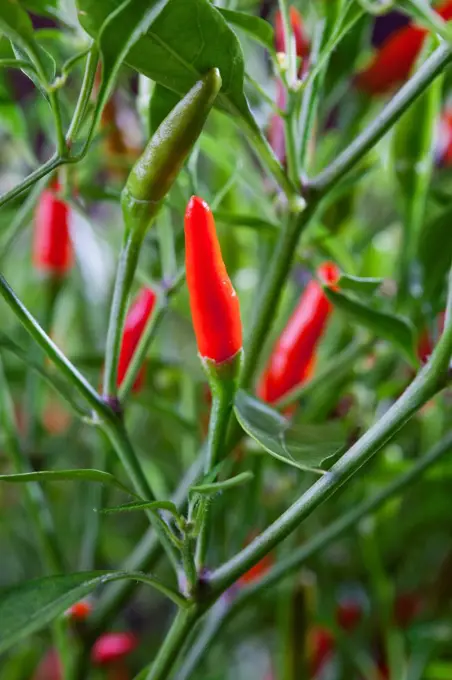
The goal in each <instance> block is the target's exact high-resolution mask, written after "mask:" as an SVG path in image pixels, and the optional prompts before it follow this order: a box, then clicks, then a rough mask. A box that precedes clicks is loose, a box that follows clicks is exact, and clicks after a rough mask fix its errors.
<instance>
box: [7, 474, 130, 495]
mask: <svg viewBox="0 0 452 680" xmlns="http://www.w3.org/2000/svg"><path fill="white" fill-rule="evenodd" d="M74 481H81V482H97V483H98V484H109V485H110V486H115V487H116V488H118V489H121V491H124V492H125V493H128V494H130V495H131V496H135V497H136V494H135V493H133V491H130V489H128V488H127V487H126V486H125V485H124V484H122V482H120V481H119V479H116V477H114V476H113V475H112V474H110V473H109V472H103V471H102V470H84V469H79V470H43V471H41V472H23V473H20V474H16V475H0V482H10V483H14V484H20V483H24V482H25V483H26V482H39V483H42V482H74Z"/></svg>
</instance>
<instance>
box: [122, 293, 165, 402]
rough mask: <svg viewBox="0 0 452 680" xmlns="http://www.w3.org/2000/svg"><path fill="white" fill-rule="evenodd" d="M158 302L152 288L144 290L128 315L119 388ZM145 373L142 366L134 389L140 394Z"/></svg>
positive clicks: (123, 336)
mask: <svg viewBox="0 0 452 680" xmlns="http://www.w3.org/2000/svg"><path fill="white" fill-rule="evenodd" d="M156 300H157V296H156V294H155V293H154V291H153V290H152V289H151V288H143V289H142V290H141V291H140V292H139V293H138V295H137V297H136V298H135V300H134V302H133V303H132V305H131V307H130V309H129V311H128V313H127V317H126V321H125V324H124V331H123V335H122V342H121V351H120V354H119V362H118V387H119V386H120V385H121V383H122V381H123V380H124V378H125V375H126V373H127V369H128V368H129V365H130V362H131V361H132V358H133V355H134V352H135V350H136V348H137V346H138V343H139V342H140V339H141V336H142V335H143V331H144V329H145V327H146V324H147V322H148V320H149V318H150V316H151V314H152V311H153V309H154V306H155V303H156ZM144 373H145V372H144V366H142V368H141V370H140V373H139V374H138V376H137V379H136V380H135V382H134V385H133V388H132V389H133V391H134V392H138V391H139V390H140V389H141V387H142V386H143V383H144V377H145V376H144Z"/></svg>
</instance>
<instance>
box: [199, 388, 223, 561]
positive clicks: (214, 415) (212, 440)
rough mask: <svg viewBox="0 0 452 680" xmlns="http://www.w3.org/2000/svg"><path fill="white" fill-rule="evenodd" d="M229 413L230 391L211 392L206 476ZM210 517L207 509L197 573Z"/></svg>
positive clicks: (220, 445)
mask: <svg viewBox="0 0 452 680" xmlns="http://www.w3.org/2000/svg"><path fill="white" fill-rule="evenodd" d="M231 411H232V392H231V390H228V389H221V386H220V389H219V390H215V391H214V390H212V408H211V411H210V420H209V431H208V435H207V451H206V460H205V464H204V473H205V474H206V475H207V474H208V473H209V472H211V471H212V470H213V469H214V467H215V465H216V463H217V462H218V460H219V458H220V454H221V452H222V450H223V448H224V443H225V438H226V431H227V428H228V423H229V418H230V415H231ZM210 515H211V508H210V507H207V508H206V510H205V516H204V521H203V523H202V525H201V528H200V531H199V537H198V543H197V546H196V565H197V568H198V571H199V570H201V569H202V568H203V567H204V564H205V560H206V554H207V543H208V531H209V524H210V521H209V520H210Z"/></svg>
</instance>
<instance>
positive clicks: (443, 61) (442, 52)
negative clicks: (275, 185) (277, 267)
mask: <svg viewBox="0 0 452 680" xmlns="http://www.w3.org/2000/svg"><path fill="white" fill-rule="evenodd" d="M451 59H452V54H451V48H450V47H449V46H448V45H441V46H440V47H438V49H436V50H435V52H434V53H433V54H432V56H431V57H429V58H428V59H427V60H426V61H425V63H424V64H423V65H422V66H421V68H420V69H419V70H418V71H417V72H416V73H415V74H414V76H413V77H412V78H411V79H410V80H409V81H408V82H407V83H406V84H405V85H404V86H403V87H402V88H401V89H400V90H399V91H398V92H397V94H396V95H395V96H394V97H393V98H392V99H391V101H390V102H389V103H388V104H387V105H386V106H385V108H384V109H383V111H382V112H381V113H380V115H379V116H377V118H376V119H375V120H374V121H373V122H372V123H371V124H370V125H369V126H368V127H367V128H366V129H365V130H364V131H363V132H362V133H361V134H360V135H358V137H356V139H355V140H354V141H353V142H352V143H351V144H350V145H349V146H348V147H347V148H346V149H345V150H344V151H343V152H342V153H341V154H340V155H339V156H338V157H337V158H336V159H335V160H334V161H333V162H332V163H331V165H329V166H328V167H327V168H326V169H325V170H323V171H322V172H321V173H320V174H319V175H317V177H314V179H312V180H311V181H310V182H309V188H310V190H311V191H312V193H313V194H322V195H325V193H326V192H327V191H329V190H330V189H331V188H332V187H333V186H334V185H335V184H336V183H337V182H338V181H339V180H341V179H342V178H343V177H344V175H345V174H346V173H347V172H349V170H351V169H352V168H353V167H354V166H355V165H356V164H357V163H358V162H359V161H360V160H361V159H362V158H363V156H364V155H365V154H366V153H367V152H368V151H370V149H371V148H372V147H373V146H375V144H376V143H377V142H378V141H379V140H380V139H381V138H382V137H383V135H384V134H385V133H386V132H387V131H388V130H389V129H390V128H391V127H392V125H394V123H395V122H396V120H397V119H398V118H400V116H401V115H402V113H403V112H404V111H406V109H407V108H408V107H409V106H410V104H411V103H412V102H413V101H414V100H415V99H417V97H419V95H420V94H421V93H422V92H423V91H424V90H425V89H426V88H427V87H428V86H429V85H430V83H431V82H432V81H433V80H434V79H435V78H436V77H437V76H438V75H439V74H440V73H441V72H442V71H443V70H444V68H445V67H446V66H447V64H448V63H449V62H450V60H451Z"/></svg>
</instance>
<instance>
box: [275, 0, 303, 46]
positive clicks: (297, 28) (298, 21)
mask: <svg viewBox="0 0 452 680" xmlns="http://www.w3.org/2000/svg"><path fill="white" fill-rule="evenodd" d="M289 12H290V24H291V27H292V31H293V35H294V38H295V46H296V50H297V57H307V56H308V54H309V40H308V39H307V38H306V36H305V32H304V28H303V20H302V18H301V14H300V12H299V11H298V10H297V8H296V7H294V6H293V5H292V6H291V7H290V10H289ZM275 47H276V51H277V52H285V51H286V41H285V39H284V25H283V20H282V16H281V12H280V11H279V10H278V12H276V17H275Z"/></svg>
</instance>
